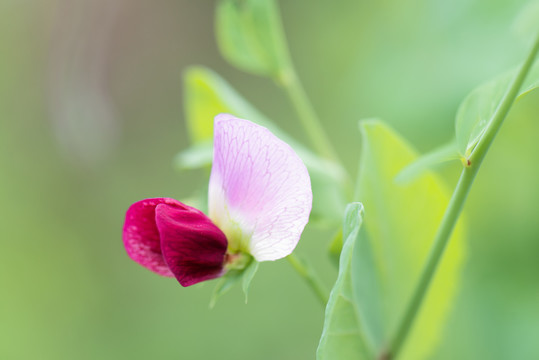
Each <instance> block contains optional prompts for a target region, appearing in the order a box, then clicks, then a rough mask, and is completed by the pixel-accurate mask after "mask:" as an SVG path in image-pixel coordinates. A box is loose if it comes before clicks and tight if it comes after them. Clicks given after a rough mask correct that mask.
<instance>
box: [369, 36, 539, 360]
mask: <svg viewBox="0 0 539 360" xmlns="http://www.w3.org/2000/svg"><path fill="white" fill-rule="evenodd" d="M538 51H539V37H538V38H537V40H536V42H535V44H534V46H533V48H532V50H531V52H530V54H529V55H528V58H527V59H526V62H525V63H524V65H523V66H522V68H521V69H520V71H519V73H518V74H517V76H516V77H515V79H514V80H513V82H512V83H511V86H510V87H509V90H508V91H507V93H506V94H505V95H504V97H503V99H502V100H501V102H500V104H499V105H498V107H497V109H496V111H495V113H494V115H493V117H492V119H491V121H490V122H489V124H488V125H487V128H486V131H485V134H484V136H483V137H482V138H481V140H480V141H479V142H478V144H477V146H476V147H475V149H474V151H473V152H472V154H471V155H470V158H469V159H467V161H466V165H467V166H466V167H465V168H464V169H463V171H462V174H461V176H460V179H459V181H458V184H457V187H456V188H455V191H454V192H453V196H452V197H451V200H450V202H449V205H448V207H447V209H446V212H445V214H444V217H443V219H442V222H441V224H440V227H439V228H438V232H437V234H436V237H435V238H434V242H433V245H432V247H431V250H430V252H429V255H428V258H427V262H426V264H425V267H424V268H423V271H422V273H421V277H420V278H419V282H418V284H417V286H416V288H415V290H414V292H413V296H412V298H411V299H410V301H409V303H408V305H407V307H406V310H405V312H404V315H403V317H402V318H401V320H400V322H399V324H398V326H397V328H396V329H397V330H396V332H395V335H394V337H393V338H392V339H391V342H390V343H389V346H388V347H387V349H385V350H384V351H383V352H382V354H381V355H380V356H379V359H380V360H382V359H383V360H389V359H391V360H395V359H396V358H397V356H398V355H399V351H400V350H401V348H402V346H403V344H404V343H405V341H406V339H407V337H408V335H409V333H410V330H411V328H412V326H413V323H414V320H415V319H416V317H417V314H418V311H419V309H420V308H421V304H422V303H423V300H424V298H425V295H426V293H427V291H428V289H429V286H430V284H431V281H432V278H433V277H434V274H435V272H436V269H437V267H438V264H439V263H440V259H441V258H442V255H443V253H444V250H445V248H446V247H447V244H448V242H449V239H450V236H451V234H452V232H453V229H454V228H455V225H456V223H457V220H458V218H459V216H460V213H461V212H462V209H463V207H464V203H465V202H466V198H467V197H468V194H469V192H470V189H471V187H472V184H473V181H474V179H475V176H476V175H477V173H478V171H479V167H480V166H481V163H482V161H483V159H484V158H485V155H486V153H487V151H488V149H489V147H490V145H491V144H492V142H493V141H494V138H495V137H496V134H497V132H498V131H499V129H500V127H501V126H502V124H503V121H504V119H505V117H506V116H507V113H508V112H509V110H510V108H511V106H512V105H513V103H514V102H515V99H516V97H517V96H518V92H519V89H520V87H521V86H522V83H523V82H524V79H525V78H526V75H527V74H528V72H529V70H530V68H531V66H532V65H533V62H534V60H535V56H536V54H537V52H538Z"/></svg>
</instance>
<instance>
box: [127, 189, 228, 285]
mask: <svg viewBox="0 0 539 360" xmlns="http://www.w3.org/2000/svg"><path fill="white" fill-rule="evenodd" d="M123 240H124V245H125V248H126V250H127V253H128V255H129V256H130V257H131V259H133V260H134V261H136V262H137V263H139V264H140V265H142V266H144V267H146V268H147V269H149V270H151V271H153V272H155V273H157V274H159V275H163V276H175V277H176V279H178V281H179V283H180V284H181V285H182V286H190V285H193V284H196V283H198V282H201V281H204V280H210V279H214V278H216V277H219V276H221V274H222V273H223V267H224V259H225V253H226V248H227V240H226V237H225V235H224V234H223V232H222V231H221V230H219V228H218V227H217V226H215V225H214V224H213V223H212V221H211V220H210V219H209V218H208V217H207V216H206V215H204V214H203V213H202V212H201V211H198V210H197V209H195V208H192V207H190V206H187V205H184V204H182V203H181V202H179V201H176V200H174V199H167V198H157V199H146V200H142V201H139V202H136V203H134V204H133V205H131V207H130V208H129V210H128V211H127V215H126V219H125V225H124V231H123Z"/></svg>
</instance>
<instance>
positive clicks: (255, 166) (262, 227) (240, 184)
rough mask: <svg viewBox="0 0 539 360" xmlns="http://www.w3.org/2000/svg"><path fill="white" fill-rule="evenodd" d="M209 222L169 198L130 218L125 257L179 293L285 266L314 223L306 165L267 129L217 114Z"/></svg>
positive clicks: (139, 205)
mask: <svg viewBox="0 0 539 360" xmlns="http://www.w3.org/2000/svg"><path fill="white" fill-rule="evenodd" d="M208 200H209V216H206V215H205V214H204V213H202V212H201V211H199V210H197V209H195V208H193V207H190V206H188V205H185V204H183V203H181V202H179V201H177V200H174V199H170V198H154V199H145V200H141V201H138V202H136V203H134V204H133V205H131V207H130V208H129V209H128V210H127V214H126V218H125V223H124V228H123V242H124V246H125V249H126V251H127V254H128V255H129V256H130V257H131V259H133V260H134V261H135V262H137V263H139V264H140V265H142V266H144V267H146V268H147V269H149V270H151V271H153V272H155V273H157V274H159V275H162V276H169V277H172V276H174V277H176V279H177V280H178V282H179V283H180V284H181V285H182V286H190V285H193V284H196V283H199V282H201V281H205V280H210V279H214V278H217V277H220V276H222V275H224V274H225V273H226V272H227V271H228V270H229V269H231V268H238V267H239V268H241V264H242V263H245V259H246V258H250V257H251V256H252V257H253V258H254V259H255V260H256V261H271V260H277V259H281V258H283V257H285V256H287V255H289V254H290V253H292V251H293V250H294V248H295V247H296V245H297V243H298V241H299V238H300V236H301V233H302V231H303V229H304V227H305V225H306V224H307V222H308V220H309V214H310V211H311V206H312V191H311V181H310V178H309V173H308V172H307V169H306V167H305V165H304V164H303V162H302V161H301V159H300V158H299V157H298V155H297V154H296V153H295V152H294V150H292V148H291V147H290V146H289V145H288V144H286V143H285V142H283V141H281V140H280V139H278V138H277V137H276V136H275V135H273V134H272V133H271V132H270V131H269V130H268V129H266V128H264V127H262V126H259V125H256V124H254V123H252V122H250V121H248V120H243V119H238V118H235V117H233V116H231V115H228V114H220V115H218V116H216V117H215V121H214V149H213V165H212V170H211V175H210V184H209V194H208Z"/></svg>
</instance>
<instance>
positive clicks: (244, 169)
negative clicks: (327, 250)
mask: <svg viewBox="0 0 539 360" xmlns="http://www.w3.org/2000/svg"><path fill="white" fill-rule="evenodd" d="M311 206H312V192H311V181H310V178H309V173H308V172H307V169H306V167H305V165H304V164H303V162H302V161H301V159H300V158H299V157H298V155H297V154H296V153H295V152H294V150H293V149H292V148H291V147H290V146H289V145H288V144H286V143H285V142H283V141H281V140H279V139H278V138H277V137H275V135H273V134H272V133H271V132H270V131H269V130H268V129H266V128H264V127H262V126H259V125H256V124H253V123H252V122H250V121H247V120H242V119H237V118H234V117H233V116H231V115H227V114H221V115H218V116H217V117H216V118H215V125H214V154H213V167H212V172H211V177H210V189H209V207H210V217H211V218H212V220H214V222H215V223H216V224H217V225H218V226H219V227H220V228H221V230H223V232H224V233H225V234H226V235H227V238H228V241H229V247H230V248H231V249H232V250H242V251H248V252H250V253H251V254H252V255H253V256H254V257H255V259H256V260H258V261H266V260H277V259H280V258H282V257H285V256H287V255H289V254H290V253H291V252H292V251H293V250H294V248H295V247H296V245H297V243H298V241H299V238H300V236H301V233H302V231H303V229H304V227H305V225H306V224H307V222H308V220H309V214H310V212H311Z"/></svg>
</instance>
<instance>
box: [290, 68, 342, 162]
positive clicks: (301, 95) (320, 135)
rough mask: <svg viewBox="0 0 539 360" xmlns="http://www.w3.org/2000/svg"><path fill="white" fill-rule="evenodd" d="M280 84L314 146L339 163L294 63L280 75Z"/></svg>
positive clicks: (326, 156)
mask: <svg viewBox="0 0 539 360" xmlns="http://www.w3.org/2000/svg"><path fill="white" fill-rule="evenodd" d="M280 84H281V85H282V86H283V88H284V89H285V90H286V93H287V94H288V97H289V98H290V101H291V102H292V104H293V105H294V108H295V109H296V112H297V114H298V117H299V120H300V121H301V124H302V125H303V129H304V130H305V132H306V133H307V136H308V137H309V140H310V141H311V144H312V146H313V147H314V148H315V149H316V151H317V152H318V153H319V154H320V155H321V156H323V157H324V158H326V159H328V160H333V161H335V162H337V163H339V157H338V156H337V152H336V151H335V149H334V148H333V146H332V144H331V142H330V141H329V139H328V137H327V136H326V132H325V130H324V128H323V127H322V123H321V122H320V119H319V118H318V116H317V115H316V112H315V111H314V108H313V106H312V104H311V102H310V101H309V98H308V97H307V94H306V93H305V90H304V89H303V86H302V84H301V82H300V80H299V78H298V76H297V73H296V70H295V69H294V66H293V65H290V66H289V67H288V71H286V72H285V73H284V75H283V76H281V77H280Z"/></svg>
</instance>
